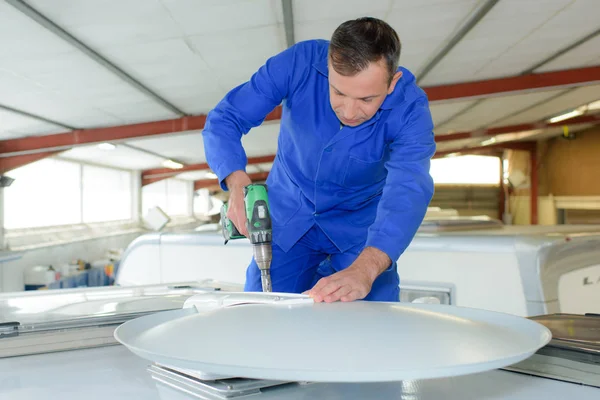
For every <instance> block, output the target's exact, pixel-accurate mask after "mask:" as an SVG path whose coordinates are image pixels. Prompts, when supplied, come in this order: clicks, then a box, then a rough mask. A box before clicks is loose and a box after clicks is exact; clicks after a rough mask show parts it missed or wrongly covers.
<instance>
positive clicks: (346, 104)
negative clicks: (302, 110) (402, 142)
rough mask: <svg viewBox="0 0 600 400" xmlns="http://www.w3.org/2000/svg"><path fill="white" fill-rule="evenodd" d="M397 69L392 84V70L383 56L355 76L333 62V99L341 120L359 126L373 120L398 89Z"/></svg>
mask: <svg viewBox="0 0 600 400" xmlns="http://www.w3.org/2000/svg"><path fill="white" fill-rule="evenodd" d="M400 76H402V73H401V72H397V73H396V74H395V75H394V77H393V79H392V82H391V83H390V84H389V85H388V82H389V80H388V78H389V75H388V71H387V68H386V65H385V61H384V60H383V59H381V60H379V61H378V62H372V63H370V64H369V67H368V68H366V69H365V70H363V71H361V72H359V73H358V74H356V75H354V76H344V75H340V74H338V73H337V72H336V71H335V69H334V68H333V66H332V65H331V61H330V62H329V99H330V102H331V108H332V109H333V111H335V114H336V115H337V117H338V119H339V120H340V121H341V122H342V123H343V124H344V125H347V126H358V125H360V124H362V123H363V122H365V121H368V120H370V119H371V118H372V117H373V116H374V115H375V113H376V112H377V110H378V109H379V107H380V106H381V104H382V103H383V101H384V100H385V98H386V96H387V95H388V94H390V93H392V92H393V91H394V87H396V83H397V82H398V79H399V78H400Z"/></svg>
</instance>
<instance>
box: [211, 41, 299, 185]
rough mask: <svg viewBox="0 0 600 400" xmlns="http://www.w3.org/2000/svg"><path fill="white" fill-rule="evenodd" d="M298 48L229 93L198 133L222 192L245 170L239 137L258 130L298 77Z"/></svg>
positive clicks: (260, 70) (286, 53)
mask: <svg viewBox="0 0 600 400" xmlns="http://www.w3.org/2000/svg"><path fill="white" fill-rule="evenodd" d="M297 53H298V45H295V46H292V47H290V48H288V49H287V50H284V51H283V52H281V53H279V54H277V55H275V56H273V57H271V58H269V59H268V60H267V62H266V63H265V64H264V65H263V66H262V67H261V68H260V69H259V70H258V71H257V72H256V73H254V75H252V77H251V78H250V80H249V81H248V82H246V83H244V84H242V85H240V86H237V87H236V88H234V89H233V90H231V91H230V92H229V93H227V95H226V96H225V97H224V98H223V99H222V100H221V101H220V102H219V103H218V104H217V106H216V107H215V108H214V109H213V110H211V111H210V112H209V113H208V116H207V118H206V123H205V125H204V129H203V131H202V137H203V140H204V152H205V155H206V161H207V163H208V165H209V167H210V168H211V169H212V171H213V172H214V173H215V174H216V175H217V177H218V179H219V183H220V185H221V187H222V188H223V190H227V187H226V186H225V182H224V180H225V178H226V177H227V176H229V175H230V174H231V173H232V172H234V171H237V170H242V171H245V170H246V164H247V162H248V159H247V156H246V152H245V151H244V148H243V147H242V143H241V138H242V135H245V134H247V133H248V132H249V131H250V129H251V128H253V127H256V126H259V125H260V124H261V123H262V122H263V121H264V119H265V118H266V116H267V115H268V114H269V113H270V112H271V111H273V109H274V108H275V107H276V106H277V105H279V104H280V103H281V102H282V100H283V99H284V98H286V97H287V96H288V95H289V93H290V90H291V88H292V86H293V84H294V83H293V82H292V78H293V77H294V76H297V75H299V74H300V73H301V71H298V69H299V68H298V66H297V65H296V63H297Z"/></svg>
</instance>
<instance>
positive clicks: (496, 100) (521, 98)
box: [438, 90, 560, 132]
mask: <svg viewBox="0 0 600 400" xmlns="http://www.w3.org/2000/svg"><path fill="white" fill-rule="evenodd" d="M558 93H560V91H559V90H549V91H543V92H532V93H526V94H518V95H512V96H501V97H493V98H489V99H485V100H483V101H481V102H479V103H478V104H477V105H475V106H473V107H472V108H471V109H469V110H468V111H467V112H465V113H462V114H460V115H459V116H457V117H456V118H454V119H452V120H450V121H449V122H448V123H445V124H444V125H442V126H440V127H439V129H438V130H439V131H440V132H442V131H472V130H477V129H479V128H483V127H486V126H487V125H489V124H490V123H492V122H494V121H497V120H501V119H502V118H504V117H507V116H510V115H513V114H514V113H516V112H519V111H520V110H522V109H524V108H528V107H531V106H532V105H534V104H538V103H541V102H543V101H545V100H547V99H549V98H551V97H553V96H556V95H557V94H558Z"/></svg>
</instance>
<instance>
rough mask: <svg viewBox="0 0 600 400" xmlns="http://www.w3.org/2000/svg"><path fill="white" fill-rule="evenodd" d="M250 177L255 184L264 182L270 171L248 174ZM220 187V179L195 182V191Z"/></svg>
mask: <svg viewBox="0 0 600 400" xmlns="http://www.w3.org/2000/svg"><path fill="white" fill-rule="evenodd" d="M248 176H249V177H250V179H252V181H253V182H255V181H264V180H266V179H267V178H268V177H269V171H263V172H254V173H251V174H248ZM218 185H219V181H218V179H201V180H197V181H194V190H198V189H203V188H208V187H212V186H218Z"/></svg>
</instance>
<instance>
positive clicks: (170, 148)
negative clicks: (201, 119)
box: [127, 131, 206, 164]
mask: <svg viewBox="0 0 600 400" xmlns="http://www.w3.org/2000/svg"><path fill="white" fill-rule="evenodd" d="M127 143H128V144H130V145H132V146H135V147H139V148H141V149H144V150H148V151H151V152H153V153H157V154H160V155H162V156H164V157H166V158H171V159H173V160H177V161H178V162H182V163H185V164H198V163H203V162H206V159H205V157H204V143H203V142H202V134H201V133H200V132H199V131H195V132H191V133H185V134H179V135H162V136H159V137H153V138H148V139H138V140H130V141H128V142H127Z"/></svg>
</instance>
